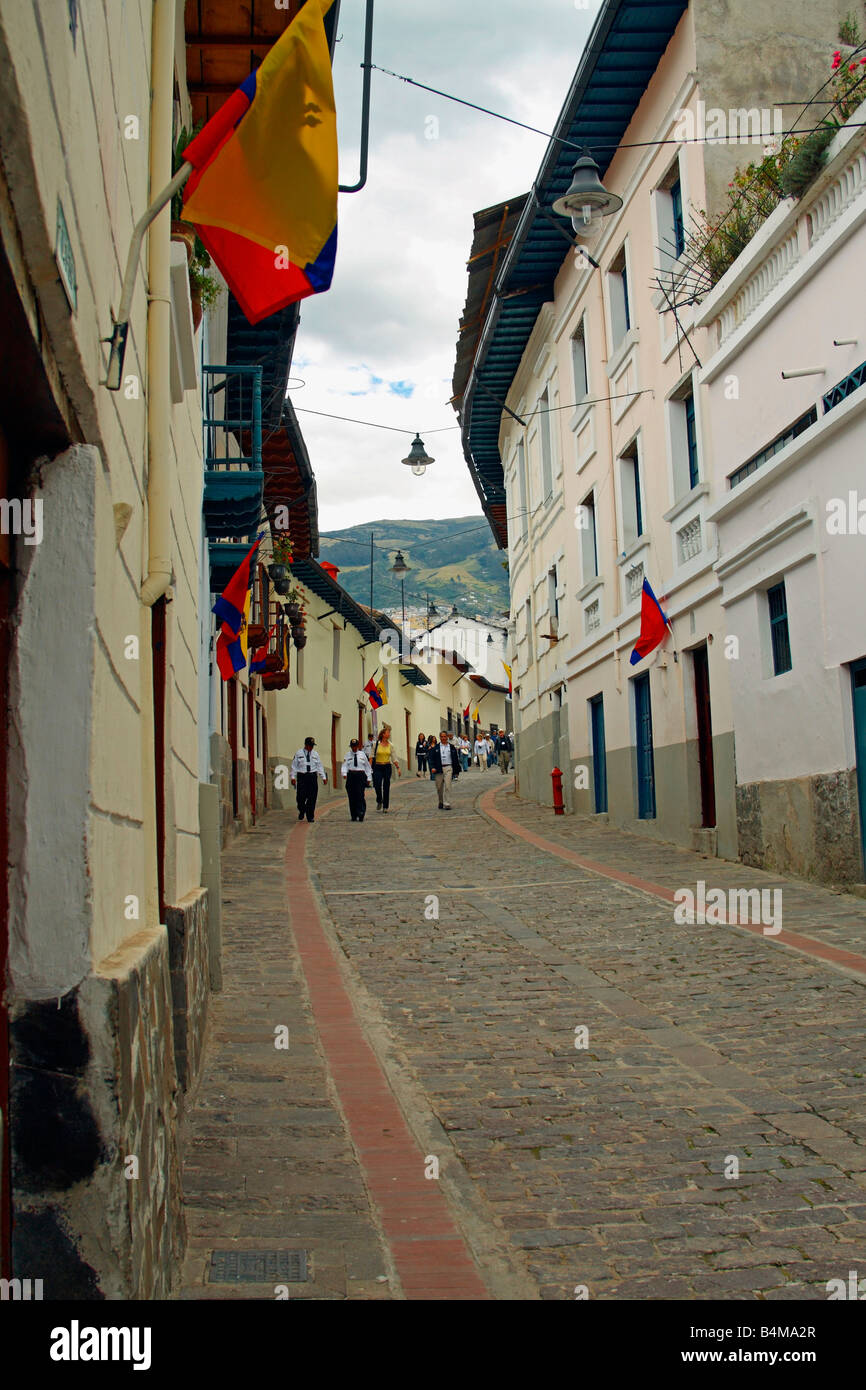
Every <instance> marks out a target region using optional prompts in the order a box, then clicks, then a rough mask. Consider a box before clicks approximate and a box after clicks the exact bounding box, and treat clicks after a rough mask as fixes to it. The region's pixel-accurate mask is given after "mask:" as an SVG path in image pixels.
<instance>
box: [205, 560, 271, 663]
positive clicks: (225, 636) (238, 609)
mask: <svg viewBox="0 0 866 1390" xmlns="http://www.w3.org/2000/svg"><path fill="white" fill-rule="evenodd" d="M260 540H261V537H258V539H257V540H255V541H254V542H253V544H252V545H251V546H250V548H249V550H248V551H247V553H246V555H245V556H244V558H243V559H242V560H241V562H240V564H239V565H238V567H237V569H236V570H235V572H234V574H233V575H232V577H231V579H230V580H229V582H228V584H227V585H226V586H225V588H224V589H223V591H222V593H221V594H220V596H219V598H218V599H217V601H216V603H215V604H214V606H213V612H214V613H215V614H216V616H217V617H218V618H219V620H220V623H221V627H220V635H219V637H218V638H217V644H216V659H217V666H218V667H219V673H220V675H221V676H222V678H223V680H224V681H228V680H231V678H232V676H233V675H235V673H236V672H237V671H242V670H243V668H244V667H245V666H246V664H247V624H248V623H249V619H250V600H251V597H252V582H253V569H254V566H255V553H256V550H257V549H258V545H259V541H260Z"/></svg>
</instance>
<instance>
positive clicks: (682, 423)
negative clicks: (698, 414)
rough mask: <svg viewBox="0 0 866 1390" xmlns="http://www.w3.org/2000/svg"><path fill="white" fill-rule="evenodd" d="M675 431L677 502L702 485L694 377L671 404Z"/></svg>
mask: <svg viewBox="0 0 866 1390" xmlns="http://www.w3.org/2000/svg"><path fill="white" fill-rule="evenodd" d="M668 409H669V411H670V429H671V465H672V468H671V471H672V474H673V487H674V498H675V500H676V499H678V498H680V497H684V496H685V494H686V493H687V492H690V491H691V489H692V488H694V487H697V485H698V483H699V482H700V468H699V463H698V430H697V421H696V419H695V397H694V393H693V391H692V383H691V378H689V379H688V380H687V382H686V383H685V385H683V386H682V387H680V389H679V392H678V394H677V395H676V396H675V397H673V398H672V399H671V400H670V401H669V402H668Z"/></svg>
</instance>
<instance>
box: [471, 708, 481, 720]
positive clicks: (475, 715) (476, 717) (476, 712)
mask: <svg viewBox="0 0 866 1390" xmlns="http://www.w3.org/2000/svg"><path fill="white" fill-rule="evenodd" d="M472 722H473V723H474V724H480V723H481V711H480V710H479V708H478V706H477V705H476V706H475V708H474V710H473V711H472Z"/></svg>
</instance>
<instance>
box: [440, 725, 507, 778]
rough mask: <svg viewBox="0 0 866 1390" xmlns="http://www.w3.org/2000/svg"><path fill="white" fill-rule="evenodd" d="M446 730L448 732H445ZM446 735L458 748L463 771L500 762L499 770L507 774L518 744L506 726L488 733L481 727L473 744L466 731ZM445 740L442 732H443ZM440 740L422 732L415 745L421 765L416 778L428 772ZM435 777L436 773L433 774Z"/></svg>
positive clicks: (491, 765) (492, 765) (452, 744)
mask: <svg viewBox="0 0 866 1390" xmlns="http://www.w3.org/2000/svg"><path fill="white" fill-rule="evenodd" d="M443 732H444V731H443ZM445 737H446V738H447V739H448V740H449V742H450V743H451V746H452V747H453V748H455V749H456V750H457V757H458V759H459V763H460V770H461V772H468V771H469V769H470V767H473V766H475V767H480V768H488V767H494V766H495V765H496V763H498V764H499V770H500V772H501V773H503V775H504V774H505V773H507V771H508V768H509V766H510V764H511V755H512V753H513V752H514V744H513V742H512V739H511V735H510V734H509V733H506V731H505V730H504V729H493V730H491V731H490V733H487V734H485V732H484V730H483V729H479V730H478V731H477V733H476V735H475V739H474V741H473V742H472V743H470V741H469V739H468V738H466V736H465V735H464V734H449V733H445ZM439 739H440V741H441V739H442V734H440V735H439ZM437 746H438V745H437V741H436V738H435V736H434V735H433V734H431V735H430V737H429V738H425V737H424V735H423V734H419V735H418V742H417V743H416V744H415V760H416V762H417V764H418V771H417V772H416V774H415V776H416V777H423V776H424V773H425V772H426V771H427V766H428V762H429V758H430V752H431V749H434V748H436V747H437ZM431 776H432V773H431Z"/></svg>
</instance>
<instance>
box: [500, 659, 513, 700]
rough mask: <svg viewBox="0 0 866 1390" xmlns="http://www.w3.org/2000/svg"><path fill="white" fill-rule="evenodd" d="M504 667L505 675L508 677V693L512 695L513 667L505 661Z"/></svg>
mask: <svg viewBox="0 0 866 1390" xmlns="http://www.w3.org/2000/svg"><path fill="white" fill-rule="evenodd" d="M502 665H503V666H504V667H505V674H506V676H507V677H508V693H509V695H511V694H512V690H511V667H510V666H509V664H508V662H507V661H503V663H502Z"/></svg>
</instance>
